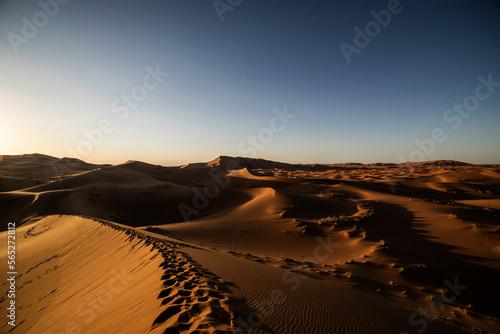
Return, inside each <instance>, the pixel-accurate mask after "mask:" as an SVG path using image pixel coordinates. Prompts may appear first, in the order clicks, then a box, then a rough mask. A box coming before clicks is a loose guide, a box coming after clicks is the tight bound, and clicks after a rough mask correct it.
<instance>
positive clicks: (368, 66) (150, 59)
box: [0, 0, 500, 165]
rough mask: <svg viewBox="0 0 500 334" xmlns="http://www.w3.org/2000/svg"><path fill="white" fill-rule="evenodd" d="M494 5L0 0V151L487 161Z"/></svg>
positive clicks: (490, 154)
mask: <svg viewBox="0 0 500 334" xmlns="http://www.w3.org/2000/svg"><path fill="white" fill-rule="evenodd" d="M499 16H500V3H499V2H498V1H487V0H485V1H457V0H454V1H451V0H450V1H430V0H428V1H424V0H413V1H410V0H401V1H400V2H399V1H397V0H390V1H326V0H323V1H290V0H288V1H285V0H283V1H278V0H272V1H264V0H261V1H258V0H255V1H249V0H215V1H201V0H200V1H194V0H178V1H168V0H167V1H166V0H161V1H118V0H116V1H77V0H73V1H68V0H58V1H57V0H40V1H16V0H12V1H1V0H0V154H22V153H34V152H38V153H43V154H48V155H52V156H56V157H63V156H71V157H76V158H80V159H82V160H85V161H88V162H95V163H121V162H124V161H127V160H141V161H146V162H150V163H156V164H162V165H180V164H184V163H187V162H198V161H209V160H211V159H213V158H215V157H217V156H219V155H230V156H249V157H260V158H265V159H270V160H276V161H284V162H291V163H339V162H362V163H369V162H402V161H408V160H412V161H420V160H437V159H452V160H460V161H466V162H471V163H500V149H499V148H500V131H499V128H500V61H499V59H500V20H498V17H499Z"/></svg>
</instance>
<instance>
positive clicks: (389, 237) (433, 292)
mask: <svg viewBox="0 0 500 334" xmlns="http://www.w3.org/2000/svg"><path fill="white" fill-rule="evenodd" d="M227 168H229V170H228V169H227ZM0 203H1V207H2V212H1V215H0V220H1V222H2V225H1V226H2V229H3V230H5V229H6V227H7V223H8V222H10V221H15V222H17V225H18V228H17V244H16V247H17V263H18V268H17V270H18V274H17V277H16V285H17V294H16V295H17V297H16V303H17V305H18V308H17V326H16V327H15V328H13V329H12V328H11V326H9V325H8V324H7V323H6V322H7V321H3V322H2V323H1V324H0V326H1V331H2V332H7V331H9V330H11V332H13V333H73V332H74V333H76V332H82V333H148V332H152V333H222V332H234V333H235V332H244V333H246V332H252V333H390V332H392V333H406V332H408V333H420V332H424V331H425V333H461V332H466V333H467V332H468V333H475V332H481V331H482V332H488V333H495V332H500V311H499V310H500V309H499V308H498V300H499V297H500V289H499V288H498V286H497V280H498V277H499V273H500V261H499V260H500V236H499V232H500V226H499V224H500V223H499V222H500V219H499V218H500V204H499V203H500V167H499V166H493V165H471V164H465V163H460V162H455V161H432V162H425V163H408V164H401V165H396V164H368V165H363V164H336V165H293V164H286V163H278V162H273V161H268V160H262V159H246V158H231V157H227V156H221V157H219V158H216V159H214V160H213V161H210V162H206V163H204V162H201V163H200V162H198V163H196V162H195V163H189V164H186V165H182V166H178V167H163V166H158V165H151V164H147V163H144V162H139V161H127V162H126V163H123V164H119V165H114V166H112V165H94V164H89V163H86V162H83V161H81V160H76V159H58V158H54V157H50V156H45V155H41V154H29V155H22V156H3V159H2V163H1V164H0ZM6 241H7V232H6V231H5V232H1V234H0V246H1V249H3V250H5V251H2V253H0V257H1V259H0V261H2V262H4V263H6V261H7V258H6V256H7V252H6V249H7V242H6ZM2 288H3V289H4V290H8V284H7V283H5V282H4V283H3V285H2ZM8 302H9V299H8V298H7V297H6V295H4V296H2V298H1V299H0V303H1V308H2V309H3V310H5V308H6V307H7V303H8ZM5 319H7V318H6V317H4V320H5Z"/></svg>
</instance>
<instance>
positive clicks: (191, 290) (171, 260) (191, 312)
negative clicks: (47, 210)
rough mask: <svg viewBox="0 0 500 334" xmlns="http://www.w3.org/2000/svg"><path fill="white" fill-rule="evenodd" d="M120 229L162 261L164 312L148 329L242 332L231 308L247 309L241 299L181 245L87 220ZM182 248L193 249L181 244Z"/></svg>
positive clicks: (167, 332)
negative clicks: (145, 246)
mask: <svg viewBox="0 0 500 334" xmlns="http://www.w3.org/2000/svg"><path fill="white" fill-rule="evenodd" d="M86 218H90V217H86ZM90 219H93V220H97V221H99V222H100V223H102V224H104V225H107V226H110V227H112V228H114V229H117V230H121V231H123V232H124V233H125V234H127V235H129V240H133V239H134V238H136V237H137V238H139V239H141V240H143V241H144V242H145V243H146V245H152V246H153V247H154V248H156V249H158V250H159V251H160V252H161V254H162V257H163V259H164V261H163V263H162V264H161V267H162V268H163V270H164V274H163V276H162V280H163V290H162V291H161V292H160V294H159V295H158V299H161V301H162V302H161V305H162V307H164V309H163V311H162V312H161V313H160V315H158V317H157V318H156V319H155V321H154V322H153V324H152V326H151V329H154V328H157V327H160V326H161V327H164V326H165V325H166V329H165V331H164V332H163V333H164V334H174V333H175V334H177V333H190V334H197V333H210V334H212V333H217V334H222V333H228V334H229V333H245V332H246V331H244V330H242V327H241V326H239V324H238V321H237V320H236V319H237V317H238V315H237V314H235V312H234V310H233V307H232V306H233V305H239V306H242V305H245V306H242V308H243V309H246V302H245V300H244V299H243V298H238V297H234V296H232V292H231V290H230V289H229V288H228V283H227V282H225V281H223V280H222V279H221V278H219V277H217V276H216V275H215V274H213V273H211V272H210V271H208V270H207V269H205V268H203V267H202V266H201V265H200V264H198V263H197V262H196V261H194V260H193V259H192V258H191V256H189V255H188V254H186V253H184V252H182V251H180V250H179V247H180V245H181V244H176V243H173V242H169V241H166V240H160V239H156V238H153V237H150V236H147V235H144V234H142V233H140V232H137V231H135V230H132V229H128V228H123V227H120V226H116V225H114V224H113V223H111V222H108V221H106V220H101V219H96V218H90ZM182 246H183V247H192V246H188V245H185V244H182Z"/></svg>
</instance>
